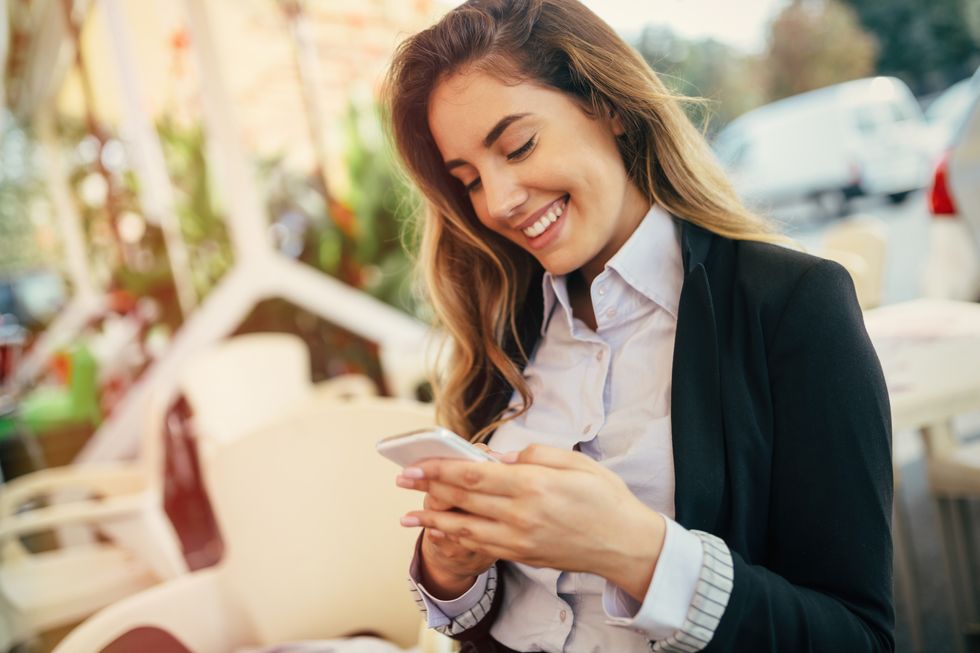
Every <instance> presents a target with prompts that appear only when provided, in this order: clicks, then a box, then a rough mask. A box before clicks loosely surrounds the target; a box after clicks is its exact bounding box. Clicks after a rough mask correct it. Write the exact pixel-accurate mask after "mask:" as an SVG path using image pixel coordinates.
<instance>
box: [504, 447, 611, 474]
mask: <svg viewBox="0 0 980 653" xmlns="http://www.w3.org/2000/svg"><path fill="white" fill-rule="evenodd" d="M517 462H518V463H521V464H525V465H540V466H542V467H551V468H554V469H578V470H583V471H586V470H590V469H594V468H595V467H596V466H598V465H597V463H596V462H595V461H594V460H592V459H591V458H589V457H588V456H586V455H585V454H583V453H579V452H578V451H568V450H567V449H558V448H556V447H547V446H545V445H543V444H532V445H530V446H529V447H526V448H525V449H524V450H523V451H521V452H520V453H518V454H517ZM600 467H601V466H600Z"/></svg>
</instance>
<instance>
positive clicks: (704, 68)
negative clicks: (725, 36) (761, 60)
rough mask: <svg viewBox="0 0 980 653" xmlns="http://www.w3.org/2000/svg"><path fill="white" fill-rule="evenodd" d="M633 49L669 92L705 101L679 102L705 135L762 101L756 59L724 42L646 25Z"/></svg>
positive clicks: (762, 91)
mask: <svg viewBox="0 0 980 653" xmlns="http://www.w3.org/2000/svg"><path fill="white" fill-rule="evenodd" d="M635 47H636V49H637V50H638V51H639V52H640V54H641V55H642V56H643V58H644V59H645V60H646V62H647V63H648V64H650V67H651V68H653V69H654V70H655V71H657V74H658V75H660V78H661V79H662V80H663V82H664V84H666V85H667V87H668V88H669V89H670V90H671V91H673V92H674V93H677V94H679V95H684V96H687V97H700V98H704V99H705V100H707V102H706V103H704V104H701V103H696V102H691V103H686V104H685V105H684V106H685V109H686V110H687V112H688V116H689V117H690V118H691V120H692V121H693V122H694V124H695V125H697V126H698V127H700V128H702V129H703V130H705V131H707V132H709V133H714V132H716V131H718V130H719V129H721V128H722V127H724V126H725V125H726V124H728V122H730V121H731V120H732V119H733V118H735V117H736V116H738V115H740V114H742V113H744V112H746V111H748V110H749V109H753V108H755V107H757V106H759V105H760V104H762V103H763V101H764V100H765V97H764V94H763V93H764V89H763V88H762V86H761V84H760V83H759V82H758V79H757V78H758V76H759V75H758V64H757V62H756V60H755V59H754V58H753V57H748V56H744V55H742V54H740V53H739V52H738V51H737V50H736V49H734V48H732V47H730V46H728V45H725V44H724V43H719V42H718V41H715V40H714V39H703V40H694V41H689V40H686V39H683V38H681V37H680V36H678V35H677V34H675V33H674V32H672V31H671V30H670V29H669V28H666V27H658V26H649V27H647V28H645V29H644V30H643V33H642V34H641V35H640V37H639V39H638V40H637V42H636V44H635Z"/></svg>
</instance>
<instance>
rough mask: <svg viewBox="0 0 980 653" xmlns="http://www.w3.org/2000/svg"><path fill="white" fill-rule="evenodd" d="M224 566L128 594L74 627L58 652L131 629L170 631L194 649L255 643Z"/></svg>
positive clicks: (75, 652) (92, 645) (87, 649)
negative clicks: (227, 588) (226, 586)
mask: <svg viewBox="0 0 980 653" xmlns="http://www.w3.org/2000/svg"><path fill="white" fill-rule="evenodd" d="M221 575H222V568H221V566H220V565H218V566H217V567H211V568H209V569H203V570H201V571H197V572H194V573H191V574H188V575H186V576H182V577H180V578H176V579H174V580H171V581H168V582H166V583H163V584H161V585H157V586H155V587H151V588H149V589H147V590H144V591H142V592H139V593H138V594H134V595H132V596H130V597H128V598H125V599H123V600H121V601H119V602H117V603H114V604H113V605H110V606H109V607H107V608H104V609H103V610H101V611H99V612H97V613H96V614H94V615H93V616H91V617H90V618H88V619H87V620H86V621H84V622H83V623H82V624H81V625H79V626H78V627H77V628H75V629H74V630H73V631H71V632H70V633H69V634H68V636H67V637H65V638H64V639H63V640H61V642H60V643H59V644H58V646H57V647H55V649H54V652H53V653H92V651H101V650H103V649H104V648H106V647H107V646H109V645H110V644H111V643H112V642H113V641H115V640H116V639H118V638H119V637H121V636H123V635H125V634H126V633H128V632H129V631H131V630H135V629H136V628H141V627H147V626H149V627H153V628H159V629H161V630H163V631H166V632H167V633H169V634H170V635H171V636H173V637H174V638H176V639H177V640H178V641H180V643H181V644H183V645H184V646H185V647H187V648H188V649H189V650H190V651H193V653H227V652H228V651H231V650H234V649H235V648H236V647H240V646H246V645H248V644H254V643H255V639H254V634H253V633H252V629H251V627H250V625H249V622H248V619H247V618H246V617H245V615H244V613H243V612H242V611H241V610H240V609H239V608H238V605H237V604H236V603H235V602H234V601H233V599H232V597H230V596H229V595H228V594H227V593H226V592H224V591H223V588H222V584H221Z"/></svg>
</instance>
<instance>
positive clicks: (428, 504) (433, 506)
mask: <svg viewBox="0 0 980 653" xmlns="http://www.w3.org/2000/svg"><path fill="white" fill-rule="evenodd" d="M422 507H423V508H424V509H425V510H452V509H453V505H452V504H451V503H447V502H445V501H441V500H439V499H437V498H435V497H433V496H432V495H431V494H426V495H425V498H424V499H422Z"/></svg>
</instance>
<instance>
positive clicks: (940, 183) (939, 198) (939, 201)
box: [929, 152, 957, 218]
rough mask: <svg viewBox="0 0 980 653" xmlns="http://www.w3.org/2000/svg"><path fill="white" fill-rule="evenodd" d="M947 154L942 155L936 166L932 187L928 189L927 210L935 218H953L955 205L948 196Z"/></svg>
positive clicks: (951, 197) (950, 196)
mask: <svg viewBox="0 0 980 653" xmlns="http://www.w3.org/2000/svg"><path fill="white" fill-rule="evenodd" d="M948 176H949V152H946V153H945V154H943V156H942V158H941V159H939V163H938V164H936V171H935V172H934V173H933V177H932V187H931V188H930V189H929V210H930V211H931V212H932V214H933V215H934V216H935V217H937V218H940V217H952V216H955V215H956V213H957V211H956V204H955V203H954V202H953V196H952V195H950V194H949V182H948V181H947V178H948Z"/></svg>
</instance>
